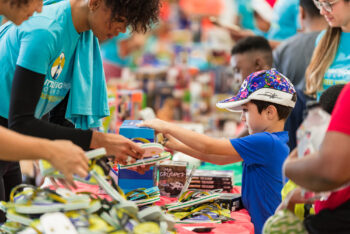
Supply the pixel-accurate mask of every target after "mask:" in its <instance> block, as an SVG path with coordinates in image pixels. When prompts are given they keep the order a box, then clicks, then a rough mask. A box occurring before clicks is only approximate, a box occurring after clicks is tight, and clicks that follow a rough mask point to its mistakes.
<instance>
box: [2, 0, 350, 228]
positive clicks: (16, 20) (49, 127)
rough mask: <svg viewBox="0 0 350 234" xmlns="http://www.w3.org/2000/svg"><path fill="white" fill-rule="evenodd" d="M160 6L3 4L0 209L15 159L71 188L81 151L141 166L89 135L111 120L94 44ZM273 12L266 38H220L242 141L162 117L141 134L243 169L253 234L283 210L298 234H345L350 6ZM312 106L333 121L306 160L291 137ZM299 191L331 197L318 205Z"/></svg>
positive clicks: (112, 143) (284, 1)
mask: <svg viewBox="0 0 350 234" xmlns="http://www.w3.org/2000/svg"><path fill="white" fill-rule="evenodd" d="M237 2H238V3H239V4H243V3H242V2H241V1H238V0H237ZM269 4H270V5H273V3H271V2H269ZM160 5H161V4H160V2H159V0H142V1H137V2H135V1H121V0H89V1H84V0H70V1H67V0H62V1H50V0H47V1H46V0H45V1H44V2H42V1H41V0H26V1H20V0H0V14H1V15H4V16H5V17H6V18H7V19H8V20H9V22H7V23H5V24H3V25H2V26H1V27H0V54H1V57H0V67H1V69H2V72H1V73H0V100H1V102H0V103H1V104H0V125H1V126H0V159H1V160H2V161H0V200H5V201H6V200H8V199H9V195H10V191H11V189H12V188H13V187H15V186H16V185H18V184H20V183H21V179H22V177H21V171H20V166H19V163H18V161H19V160H25V159H33V160H35V159H45V160H48V161H49V162H51V163H52V165H53V166H54V167H56V168H57V169H58V170H60V171H61V172H62V173H63V174H64V175H65V179H66V182H63V183H67V184H68V185H70V186H74V182H73V175H78V176H81V177H85V176H86V175H87V173H88V160H87V158H86V156H85V155H84V150H88V149H94V148H99V147H104V148H106V151H107V154H108V155H113V156H114V157H115V158H116V160H117V161H118V162H120V163H122V164H126V163H127V161H128V162H129V163H130V156H131V158H132V160H131V161H135V160H136V159H139V158H141V157H142V154H143V152H144V150H143V149H142V148H141V147H140V146H139V145H138V144H136V143H134V142H133V141H131V140H129V139H127V138H125V137H122V136H120V135H118V134H108V133H101V132H98V131H93V130H91V129H92V128H94V127H96V126H98V124H99V119H100V118H102V117H105V116H107V115H108V114H109V113H108V108H107V107H108V105H107V104H106V103H108V102H107V95H106V84H105V76H104V72H103V67H102V59H101V56H100V53H99V43H101V42H103V41H105V40H107V39H110V38H112V37H115V36H118V34H119V33H125V32H126V30H127V28H129V29H130V30H131V32H139V33H145V32H147V31H148V30H149V29H150V28H151V27H153V25H154V24H156V23H157V21H158V15H159V9H160ZM243 5H244V4H243ZM244 6H245V5H244ZM273 11H274V17H272V18H271V19H269V18H268V17H258V16H259V14H260V16H261V14H262V13H261V12H260V11H256V9H255V10H254V14H253V17H255V18H256V19H257V20H260V22H265V21H266V22H265V24H264V27H263V28H264V30H263V31H264V33H262V30H261V29H262V28H260V29H259V28H255V29H254V27H256V26H257V27H258V26H259V25H260V26H261V25H262V24H256V26H254V25H253V26H252V27H253V28H246V29H243V30H234V29H227V30H229V32H230V33H231V36H232V38H233V39H236V40H237V42H236V44H235V45H234V47H233V49H232V51H231V66H232V69H233V71H234V74H235V75H236V76H240V77H241V79H242V85H241V88H240V89H239V91H238V93H237V94H236V95H234V96H233V97H231V98H228V99H225V100H223V101H220V102H218V103H217V107H219V108H223V109H227V110H229V111H239V112H242V115H241V120H242V122H244V123H245V131H243V132H242V133H241V134H240V136H239V137H238V138H235V139H215V138H212V137H209V136H206V135H204V134H198V133H195V132H193V131H190V130H186V129H182V128H181V127H179V126H177V125H176V124H174V123H170V122H165V121H162V120H158V119H155V120H150V121H145V122H144V123H143V124H142V125H141V126H147V127H151V128H154V129H155V130H156V131H157V132H161V133H163V134H164V135H165V137H166V139H167V140H166V141H165V146H166V147H168V148H170V149H173V150H176V151H181V152H183V153H185V154H188V155H191V156H193V157H195V158H198V159H200V160H202V161H207V162H211V163H214V164H218V165H222V164H229V163H234V162H240V161H242V162H243V179H242V202H243V206H244V207H245V208H246V209H247V210H248V212H249V214H250V216H251V218H252V222H253V224H254V227H255V233H262V232H264V233H269V230H271V226H273V225H275V227H278V223H277V222H278V221H276V220H277V219H274V217H275V216H276V215H277V213H278V212H279V211H280V210H285V209H289V210H291V212H293V213H295V215H296V216H298V220H299V221H300V223H302V224H301V225H300V226H298V227H302V230H299V231H300V232H304V233H348V232H349V231H350V220H349V219H350V218H349V217H350V216H349V215H348V214H349V212H350V186H349V181H350V173H349V172H348V171H347V168H349V166H350V165H349V164H350V160H348V157H349V155H350V147H349V145H350V144H349V143H350V125H349V123H348V120H349V117H350V109H349V108H348V107H349V106H348V105H350V104H349V103H350V84H348V82H349V81H350V46H349V45H350V14H349V12H350V0H334V1H329V0H299V1H290V0H278V1H277V3H276V4H275V6H274V8H273ZM35 12H37V13H36V14H34V13H35ZM242 12H243V11H242ZM33 14H34V15H33ZM298 16H299V19H298V18H297V17H298ZM245 17H246V16H244V15H241V22H242V23H243V22H245V21H244V20H246V18H245ZM291 23H292V24H291ZM242 26H243V24H242ZM265 26H266V28H265ZM298 31H300V32H298ZM83 90H84V92H83ZM311 101H313V102H315V101H316V102H318V103H319V104H320V106H321V107H322V108H323V109H324V110H325V111H326V112H328V113H329V115H331V117H330V118H331V120H330V123H329V126H328V128H327V131H326V133H325V137H324V139H323V141H322V144H321V146H320V148H319V149H315V151H314V152H309V153H308V154H307V155H305V156H304V155H303V157H301V156H300V155H299V154H298V147H299V149H300V147H301V146H300V145H299V143H300V142H297V130H298V128H299V127H300V125H301V124H302V122H303V121H304V119H305V117H306V115H307V112H308V110H309V109H310V108H311V105H309V104H308V103H310V102H311ZM86 103H88V104H86ZM106 106H107V107H106ZM44 116H45V118H47V119H46V120H44V119H43V117H44ZM193 139H196V141H193ZM139 170H140V171H142V170H144V168H142V169H139ZM287 181H288V182H287ZM286 183H287V184H286ZM305 190H306V191H312V192H314V193H319V192H325V191H327V192H329V193H330V194H328V195H327V196H326V198H325V199H324V200H322V201H320V200H319V199H317V198H316V196H314V197H311V198H310V197H307V196H306V195H305ZM281 193H282V194H284V196H282V195H281ZM282 197H283V199H285V200H284V201H282ZM296 204H298V205H296ZM300 210H302V212H301V213H300ZM300 214H301V215H300ZM4 221H5V215H4V214H3V213H1V214H0V223H2V222H4ZM276 223H277V224H276ZM294 227H295V226H294ZM284 228H285V227H284ZM290 228H291V229H293V225H292V226H291V227H290ZM280 231H283V230H282V229H281V230H280Z"/></svg>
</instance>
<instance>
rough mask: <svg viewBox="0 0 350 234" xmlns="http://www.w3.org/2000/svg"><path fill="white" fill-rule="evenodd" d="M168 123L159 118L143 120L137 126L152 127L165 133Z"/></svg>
mask: <svg viewBox="0 0 350 234" xmlns="http://www.w3.org/2000/svg"><path fill="white" fill-rule="evenodd" d="M169 124H170V123H168V122H165V121H163V120H160V119H152V120H146V121H143V122H142V123H141V124H139V125H138V126H139V127H149V128H153V129H154V130H155V131H156V132H160V133H163V134H166V133H167V132H166V131H167V128H168V126H169Z"/></svg>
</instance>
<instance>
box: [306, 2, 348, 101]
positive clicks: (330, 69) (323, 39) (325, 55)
mask: <svg viewBox="0 0 350 234" xmlns="http://www.w3.org/2000/svg"><path fill="white" fill-rule="evenodd" d="M314 3H315V5H316V6H317V7H318V8H319V9H320V12H321V15H323V16H324V17H325V19H326V20H327V22H328V25H329V27H328V28H327V30H326V31H324V32H322V33H321V34H320V35H319V38H318V40H317V41H318V42H317V43H318V44H317V46H316V48H315V51H314V54H313V56H312V59H311V62H310V65H309V67H308V68H307V70H306V74H305V77H306V93H307V94H309V95H313V96H316V95H317V96H319V94H320V93H321V92H322V91H323V90H326V89H327V88H329V87H330V86H332V85H335V84H346V83H348V82H349V81H350V14H349V12H350V0H334V1H318V0H314Z"/></svg>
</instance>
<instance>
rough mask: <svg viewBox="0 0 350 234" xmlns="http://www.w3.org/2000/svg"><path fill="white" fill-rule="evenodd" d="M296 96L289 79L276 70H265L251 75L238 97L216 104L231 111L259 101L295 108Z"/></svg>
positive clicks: (243, 84) (242, 86)
mask: <svg viewBox="0 0 350 234" xmlns="http://www.w3.org/2000/svg"><path fill="white" fill-rule="evenodd" d="M295 95H296V94H295V89H294V86H293V84H292V83H291V82H290V81H289V79H288V78H287V77H285V76H284V75H283V74H281V73H279V72H278V71H277V70H276V69H271V70H263V71H258V72H254V73H252V74H250V75H249V76H248V77H247V78H246V79H245V80H244V82H243V83H242V85H241V88H240V89H239V91H238V94H237V95H235V96H233V97H231V98H229V99H226V100H223V101H220V102H218V103H216V106H217V107H219V108H225V109H227V110H229V111H241V110H242V105H243V104H245V103H248V102H249V101H250V100H259V101H266V102H272V103H276V104H280V105H282V106H289V107H294V106H295V102H296V98H294V100H295V101H293V96H295Z"/></svg>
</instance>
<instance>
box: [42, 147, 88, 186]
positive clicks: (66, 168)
mask: <svg viewBox="0 0 350 234" xmlns="http://www.w3.org/2000/svg"><path fill="white" fill-rule="evenodd" d="M48 142H49V144H48V148H47V149H45V151H44V152H47V157H46V159H47V161H49V162H50V163H51V164H52V166H53V167H54V168H56V169H57V170H58V171H60V172H61V173H62V174H63V175H64V176H65V181H66V182H67V184H69V185H70V186H72V187H75V185H74V181H73V175H78V176H80V177H82V178H85V177H86V176H87V175H88V169H89V166H88V162H89V160H88V158H87V157H86V156H85V152H84V151H83V150H82V149H81V148H80V147H79V146H77V145H74V144H73V143H72V142H71V141H67V140H55V141H48Z"/></svg>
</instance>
